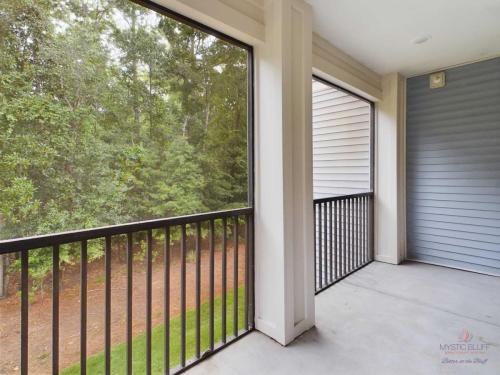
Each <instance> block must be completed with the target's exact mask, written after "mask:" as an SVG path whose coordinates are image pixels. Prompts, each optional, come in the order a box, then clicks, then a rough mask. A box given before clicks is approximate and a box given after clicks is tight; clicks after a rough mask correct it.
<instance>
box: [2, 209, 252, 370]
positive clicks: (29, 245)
mask: <svg viewBox="0 0 500 375" xmlns="http://www.w3.org/2000/svg"><path fill="white" fill-rule="evenodd" d="M228 232H232V239H231V238H228V235H229V233H228ZM116 237H121V238H122V239H123V240H124V241H123V243H124V246H123V247H122V248H120V249H121V250H122V251H121V254H117V252H116V249H115V248H112V240H113V241H114V240H116ZM174 237H175V238H174ZM137 238H140V241H142V243H143V244H144V243H145V246H144V248H145V255H144V256H145V260H144V264H145V280H144V282H145V284H146V288H145V294H146V296H145V298H144V300H145V305H144V306H143V309H144V310H145V324H144V326H145V332H143V334H144V335H145V340H146V344H145V358H144V359H143V360H144V362H145V366H144V373H146V374H151V373H152V353H153V352H155V356H156V355H157V353H156V352H157V351H158V348H154V347H153V346H152V345H153V343H152V332H153V328H154V327H153V321H152V313H153V305H152V292H153V288H152V283H153V264H154V263H155V260H154V259H155V258H154V256H155V255H154V254H156V253H158V251H156V248H157V247H158V246H157V245H158V242H160V251H159V252H160V253H163V254H162V255H163V260H164V261H163V270H162V272H161V275H162V277H161V279H160V285H161V287H162V289H163V302H162V306H161V309H162V311H163V321H162V324H163V326H164V327H163V330H162V332H163V333H162V335H163V343H162V348H161V349H160V352H161V356H162V357H163V358H162V360H163V370H162V371H161V373H167V374H169V373H178V372H182V371H184V370H185V369H187V368H189V367H191V366H192V365H194V364H195V363H197V362H198V361H200V360H201V359H203V358H205V357H207V356H209V355H210V354H212V353H214V352H215V351H217V350H219V349H221V348H222V347H224V346H225V345H227V344H229V343H230V342H232V341H234V340H236V339H238V338H240V337H242V336H243V335H244V334H246V333H248V332H249V331H251V330H252V329H253V327H254V323H253V322H254V314H253V311H254V310H253V306H254V297H253V293H254V289H253V285H254V275H253V264H254V261H253V257H254V251H253V209H252V208H242V209H235V210H227V211H218V212H212V213H204V214H198V215H189V216H181V217H173V218H166V219H158V220H150V221H143V222H137V223H130V224H124V225H114V226H108V227H103V228H97V229H89V230H79V231H73V232H65V233H59V234H53V235H43V236H36V237H29V238H21V239H13V240H5V241H0V255H1V254H11V255H12V254H15V258H17V259H18V260H19V261H20V282H19V284H20V299H21V306H20V363H19V371H20V373H21V374H22V375H25V374H28V372H29V373H33V369H34V368H36V363H35V364H34V363H30V361H36V357H35V358H33V357H32V356H31V354H30V353H29V341H30V335H29V330H28V327H29V324H30V316H29V314H28V313H29V306H30V299H29V295H30V285H31V279H30V273H29V271H30V266H29V257H30V254H31V251H34V250H37V249H40V250H42V251H46V252H48V254H51V257H52V288H51V294H52V295H51V297H52V311H51V318H49V319H51V325H52V331H51V351H50V352H51V353H50V354H51V357H52V358H51V367H52V373H53V374H58V373H59V372H60V371H61V370H64V368H62V369H61V368H60V349H61V348H60V342H59V340H60V287H59V285H60V274H61V270H60V260H61V257H60V248H62V246H67V245H68V244H71V245H72V246H77V248H78V249H79V251H80V268H79V272H80V275H79V283H80V286H79V289H80V296H79V297H80V304H79V310H80V311H79V320H80V327H79V335H80V339H79V341H80V353H79V358H80V360H79V367H80V371H79V372H80V373H81V374H86V373H87V371H91V370H88V363H87V362H88V360H89V359H88V351H87V342H88V339H89V335H88V317H89V316H88V310H87V309H88V307H89V303H88V292H89V291H88V279H87V275H88V272H89V269H90V267H88V266H89V254H90V253H89V251H88V249H89V248H90V245H89V244H90V242H91V241H94V240H98V241H99V240H100V241H101V243H102V244H103V247H104V249H103V251H104V281H103V282H104V306H103V309H102V311H103V316H102V317H101V319H103V321H104V325H103V327H104V334H103V336H104V337H103V347H104V350H103V358H104V360H103V361H104V373H106V374H110V373H111V372H112V369H111V364H112V361H111V356H112V351H113V349H114V345H115V343H113V344H112V340H111V333H112V332H111V322H112V318H113V317H112V309H111V301H112V289H111V280H112V276H113V275H112V258H113V257H115V256H117V255H118V256H121V257H122V258H123V257H125V264H126V266H125V270H126V271H125V274H126V283H125V284H124V286H123V287H124V288H125V289H126V297H125V298H126V301H123V302H124V303H126V317H125V320H126V322H125V324H124V327H123V329H124V330H125V332H124V337H125V338H126V342H124V343H123V345H125V348H126V349H125V353H126V354H125V355H124V358H123V361H124V362H125V364H124V365H123V367H124V368H125V369H126V373H127V374H132V371H133V360H132V358H133V350H134V347H133V340H134V331H133V323H134V324H135V322H134V320H133V303H135V302H134V301H135V299H136V297H137V295H136V294H135V293H136V291H135V289H134V287H135V285H134V277H133V271H134V270H133V268H134V267H135V263H134V261H135V260H134V248H135V249H136V250H137V247H138V240H137ZM158 238H160V240H158ZM94 242H95V241H94ZM139 245H140V244H139ZM139 247H141V246H139ZM174 247H175V251H176V254H177V256H178V261H176V262H172V261H171V258H172V254H173V252H174ZM202 247H204V248H203V249H202ZM240 248H241V250H240ZM120 249H118V250H119V251H120ZM40 250H38V251H40ZM202 251H203V252H204V253H205V255H206V256H205V259H208V261H207V264H206V265H205V264H204V266H205V267H203V268H202V264H201V259H202V256H201V253H202ZM188 252H190V254H191V255H193V254H194V256H193V259H194V260H193V259H191V260H192V261H193V262H195V264H194V265H193V267H194V270H195V271H194V274H195V276H194V280H195V281H194V286H193V285H192V288H190V289H189V290H188V286H187V284H186V259H187V256H188ZM228 252H231V257H232V261H233V265H232V266H230V267H229V268H230V271H231V272H230V273H232V285H229V288H228V280H229V279H228V262H227V260H228ZM49 256H50V255H49ZM118 256H117V257H118ZM176 259H177V258H176ZM216 259H217V262H216V261H215V260H216ZM216 263H217V269H216ZM174 267H179V268H180V269H174ZM242 270H243V271H242ZM202 271H203V272H202ZM113 272H114V271H113ZM174 272H175V274H176V275H177V276H176V278H175V279H174V278H173V276H172V275H173V273H174ZM239 272H240V273H239ZM207 273H208V274H207ZM241 273H243V275H242V274H241ZM216 278H219V280H216ZM202 279H203V280H205V281H206V280H207V279H208V280H209V281H208V283H207V284H208V289H209V290H208V292H207V293H205V296H207V295H208V297H205V300H204V301H202V291H201V283H202ZM156 281H157V280H155V284H156ZM173 282H175V283H177V285H173ZM175 288H178V291H179V293H178V294H179V296H178V298H179V300H178V301H173V296H172V295H171V291H172V290H174V289H175ZM216 289H217V290H216ZM228 289H232V292H231V291H229V292H231V293H229V294H228ZM205 291H206V289H205ZM176 294H177V291H176ZM193 294H194V298H193ZM241 294H243V296H242V295H241ZM187 295H188V296H189V298H190V300H194V301H195V302H194V305H195V307H194V310H195V312H193V311H192V310H191V311H188V308H187V305H186V296H187ZM228 296H229V297H230V298H232V301H228ZM239 298H241V300H240V301H239ZM207 299H208V301H207ZM141 300H142V298H141ZM61 302H63V301H61ZM173 302H175V304H176V305H178V306H179V313H178V314H179V316H177V317H176V318H179V322H180V328H179V337H173V335H172V331H171V329H170V328H171V327H170V324H171V319H172V316H171V311H172V310H171V305H172V304H173ZM216 302H217V303H216ZM229 303H232V309H233V314H232V316H227V315H228V311H227V306H228V304H229ZM202 304H203V306H202ZM205 305H206V306H205ZM242 305H244V306H242ZM61 306H62V304H61ZM156 307H157V306H156ZM202 307H203V308H204V309H205V310H204V311H206V308H208V317H207V319H205V316H204V319H203V323H204V326H203V327H202V322H201V321H202V316H201V315H202V313H201V311H202ZM205 307H206V308H205ZM216 309H217V310H219V311H215V310H216ZM242 309H244V310H243V311H242ZM188 313H190V314H193V313H194V316H195V318H194V321H195V323H194V324H195V328H194V331H195V334H194V337H195V338H194V343H195V344H194V349H193V348H189V350H187V345H188V344H189V342H191V343H192V341H193V340H190V341H189V342H188V338H187V337H186V321H187V318H186V317H187V314H188ZM77 316H78V315H77ZM190 316H192V315H190ZM231 320H232V322H231ZM215 321H216V323H215ZM228 321H229V323H228ZM207 322H208V323H207ZM242 322H243V323H242ZM32 324H33V323H32ZM207 324H208V327H206V325H207ZM228 325H229V326H231V327H232V332H230V333H228V332H226V330H227V329H226V328H227V326H228ZM62 328H63V326H61V329H62ZM205 328H206V330H205ZM176 329H177V328H176ZM217 331H219V332H217ZM30 332H31V330H30ZM202 335H203V340H202ZM207 336H208V337H207ZM1 340H2V339H1V338H0V345H2V342H1ZM202 341H203V343H202ZM174 344H175V345H176V346H180V348H179V349H180V350H179V357H178V358H177V359H175V360H172V358H170V357H171V353H172V350H171V346H172V345H174ZM189 353H194V354H193V356H192V357H191V358H190V357H189ZM172 363H175V364H178V365H176V366H172ZM172 367H173V368H172ZM140 372H142V371H140ZM89 373H90V372H89Z"/></svg>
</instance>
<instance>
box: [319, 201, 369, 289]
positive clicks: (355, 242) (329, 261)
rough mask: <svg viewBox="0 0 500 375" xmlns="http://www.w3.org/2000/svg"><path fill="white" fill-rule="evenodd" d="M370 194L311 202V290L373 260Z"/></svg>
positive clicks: (322, 286) (334, 281)
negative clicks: (313, 281) (312, 247)
mask: <svg viewBox="0 0 500 375" xmlns="http://www.w3.org/2000/svg"><path fill="white" fill-rule="evenodd" d="M372 217H373V193H362V194H352V195H344V196H337V197H331V198H321V199H315V200H314V228H315V238H314V261H315V291H316V293H319V292H320V291H322V290H324V289H325V288H327V287H329V286H331V285H333V284H334V283H336V282H337V281H339V280H341V279H342V278H344V277H346V276H347V275H349V274H351V273H352V272H354V271H356V270H358V269H360V268H361V267H363V266H364V265H366V264H368V263H369V262H371V261H372V260H373V241H372V238H373V219H372Z"/></svg>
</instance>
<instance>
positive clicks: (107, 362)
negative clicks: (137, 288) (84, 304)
mask: <svg viewBox="0 0 500 375" xmlns="http://www.w3.org/2000/svg"><path fill="white" fill-rule="evenodd" d="M105 241H106V245H105V249H104V273H105V276H104V277H105V281H104V283H105V285H104V289H105V291H104V294H105V296H104V299H105V301H104V305H105V307H104V372H105V374H106V375H109V374H111V237H110V236H106V240H105Z"/></svg>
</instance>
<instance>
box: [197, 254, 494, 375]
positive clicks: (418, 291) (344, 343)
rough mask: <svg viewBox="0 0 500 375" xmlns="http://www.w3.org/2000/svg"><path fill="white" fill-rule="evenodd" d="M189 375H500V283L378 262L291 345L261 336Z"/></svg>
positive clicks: (333, 297) (320, 306)
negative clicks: (281, 343) (455, 346)
mask: <svg viewBox="0 0 500 375" xmlns="http://www.w3.org/2000/svg"><path fill="white" fill-rule="evenodd" d="M457 343H459V344H461V345H464V344H465V345H466V347H463V346H460V347H459V350H458V351H453V350H452V352H448V353H446V352H445V349H443V348H442V347H441V346H443V345H451V344H457ZM470 345H472V346H470ZM450 348H451V347H448V350H450ZM464 348H465V351H463V349H464ZM474 350H476V352H474ZM446 359H448V360H457V361H460V360H465V361H467V360H469V359H470V360H472V362H473V363H450V362H448V363H443V362H444V361H446ZM477 359H479V360H481V361H483V364H481V363H474V362H475V361H477ZM484 360H486V361H484ZM188 374H189V375H196V374H204V375H206V374H217V375H219V374H231V375H239V374H252V375H255V374H259V375H261V374H286V375H292V374H340V375H353V374H369V375H374V374H383V375H391V374H397V375H401V374H405V375H408V374H422V375H430V374H453V375H456V374H492V375H498V374H500V278H498V277H493V276H486V275H480V274H476V273H472V272H466V271H460V270H454V269H449V268H444V267H438V266H432V265H426V264H420V263H413V262H408V263H405V264H403V265H399V266H393V265H389V264H384V263H379V262H374V263H371V264H369V265H368V266H366V267H365V268H363V269H361V270H360V271H358V272H356V273H355V274H353V275H351V276H350V277H348V278H346V279H344V280H343V281H341V282H339V283H337V284H336V285H334V286H333V287H331V288H330V289H328V290H326V291H324V292H323V293H321V294H319V295H318V296H317V297H316V327H315V328H313V329H312V330H310V331H308V332H306V333H305V334H303V335H302V336H301V337H299V338H297V339H296V340H295V341H294V342H293V343H292V344H290V345H289V346H287V347H282V346H281V345H279V344H278V343H276V342H275V341H273V340H272V339H270V338H268V337H267V336H264V335H263V334H261V333H258V332H254V333H251V334H250V335H248V336H246V337H244V338H243V339H241V340H239V341H238V342H236V343H234V344H233V345H231V346H229V347H228V348H227V349H225V350H223V351H221V352H220V353H218V354H216V355H215V356H213V357H211V358H210V359H208V360H206V361H204V362H202V363H201V364H199V365H198V366H195V367H194V368H193V369H191V370H190V371H188Z"/></svg>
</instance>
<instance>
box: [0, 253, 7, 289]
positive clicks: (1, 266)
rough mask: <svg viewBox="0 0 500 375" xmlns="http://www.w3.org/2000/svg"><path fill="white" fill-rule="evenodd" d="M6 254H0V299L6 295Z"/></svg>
mask: <svg viewBox="0 0 500 375" xmlns="http://www.w3.org/2000/svg"><path fill="white" fill-rule="evenodd" d="M6 268H7V255H0V299H1V298H5V297H7V277H6Z"/></svg>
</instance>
